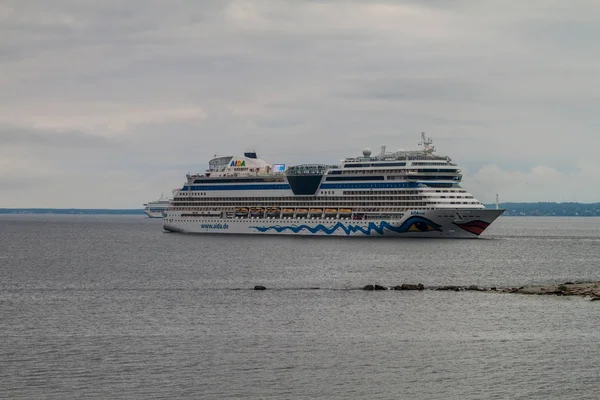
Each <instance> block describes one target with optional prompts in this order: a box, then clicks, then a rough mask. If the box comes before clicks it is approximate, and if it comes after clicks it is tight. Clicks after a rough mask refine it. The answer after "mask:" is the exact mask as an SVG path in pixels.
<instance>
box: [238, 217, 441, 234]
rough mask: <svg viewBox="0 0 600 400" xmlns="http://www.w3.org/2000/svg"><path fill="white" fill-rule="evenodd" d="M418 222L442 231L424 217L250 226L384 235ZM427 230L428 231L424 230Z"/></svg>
mask: <svg viewBox="0 0 600 400" xmlns="http://www.w3.org/2000/svg"><path fill="white" fill-rule="evenodd" d="M416 223H424V224H426V226H428V227H430V228H431V229H432V230H435V231H441V230H442V229H441V225H438V224H436V223H435V222H433V221H430V220H428V219H427V218H423V217H410V218H408V219H407V220H406V221H404V223H403V224H402V225H400V226H393V225H390V223H389V222H387V221H381V222H380V223H379V225H377V224H376V223H374V222H369V225H367V226H366V227H363V226H360V225H344V224H343V223H341V222H338V223H337V224H335V225H334V226H332V227H330V228H328V227H326V226H325V225H323V224H319V225H316V226H308V225H283V226H282V225H275V226H250V227H249V228H252V229H256V230H257V231H259V232H263V233H264V232H268V231H270V230H274V231H276V232H278V233H281V232H283V231H291V232H294V233H299V232H300V231H301V230H303V229H306V230H307V231H309V232H311V233H318V232H323V233H325V234H327V235H331V234H333V233H334V232H335V231H337V230H338V229H341V230H343V231H344V232H345V233H346V235H350V234H351V233H355V232H361V233H363V234H365V235H370V234H371V233H372V232H377V233H378V234H380V235H383V233H384V230H388V231H391V232H396V233H404V232H408V230H409V229H410V227H411V226H413V225H414V224H416ZM422 232H426V231H422Z"/></svg>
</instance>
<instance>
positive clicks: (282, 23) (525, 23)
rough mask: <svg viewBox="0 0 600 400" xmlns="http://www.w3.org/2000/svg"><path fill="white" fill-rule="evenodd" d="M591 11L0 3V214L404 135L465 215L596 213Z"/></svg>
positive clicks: (120, 197) (597, 62)
mask: <svg viewBox="0 0 600 400" xmlns="http://www.w3.org/2000/svg"><path fill="white" fill-rule="evenodd" d="M599 38H600V2H599V1H597V0H569V1H565V0H528V1H522V0H514V1H513V0H498V1H496V0H488V1H481V0H404V1H403V0H396V1H392V0H389V1H383V0H382V1H376V0H373V1H367V0H364V1H358V0H356V1H336V0H329V1H326V0H323V1H316V0H315V1H309V0H302V1H300V0H295V1H293V0H270V1H260V0H252V1H241V0H240V1H233V0H232V1H226V0H214V1H208V0H202V1H200V0H189V1H188V0H127V1H125V0H121V1H116V0H89V1H80V0H52V1H48V0H3V1H2V2H0V207H82V208H85V207H101V208H140V207H141V204H142V203H144V202H147V201H149V200H153V199H156V198H158V197H159V196H160V194H161V192H165V194H167V193H170V190H171V189H172V188H175V187H178V186H181V184H182V183H183V181H184V178H185V174H186V173H187V172H198V171H202V170H204V169H205V167H206V165H207V162H208V160H209V159H210V157H212V156H213V155H214V154H219V155H231V154H236V153H237V154H239V153H242V152H243V151H244V150H248V149H255V150H256V151H258V153H259V155H260V156H262V157H263V158H265V159H266V160H267V161H269V162H272V163H287V164H296V163H307V162H323V163H336V162H338V161H339V159H341V158H343V157H345V156H353V155H359V154H360V152H361V149H362V148H363V147H367V146H368V147H371V148H373V149H374V150H376V149H378V148H379V147H380V146H381V145H387V147H388V150H394V149H399V148H413V147H416V145H417V143H418V142H419V139H420V137H419V135H420V132H421V131H425V132H426V133H428V134H429V135H430V136H431V137H432V138H433V139H434V142H435V144H436V145H437V149H438V151H439V152H440V153H443V154H446V155H450V156H451V157H452V158H453V159H454V161H456V162H457V163H459V164H460V165H462V166H463V170H464V171H465V173H466V176H465V179H464V186H465V187H467V188H468V189H469V190H470V191H471V192H472V193H473V194H474V195H475V196H476V197H477V198H479V199H480V200H482V201H484V202H492V201H493V200H494V197H495V194H496V193H499V194H500V198H501V201H563V200H564V201H580V202H595V201H600V46H599V45H598V39H599Z"/></svg>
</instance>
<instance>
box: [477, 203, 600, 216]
mask: <svg viewBox="0 0 600 400" xmlns="http://www.w3.org/2000/svg"><path fill="white" fill-rule="evenodd" d="M485 206H486V207H487V208H496V205H495V204H486V205H485ZM499 207H500V208H502V209H505V210H506V211H505V212H504V214H502V215H503V216H532V217H535V216H547V217H600V203H549V202H548V203H547V202H541V203H500V204H499Z"/></svg>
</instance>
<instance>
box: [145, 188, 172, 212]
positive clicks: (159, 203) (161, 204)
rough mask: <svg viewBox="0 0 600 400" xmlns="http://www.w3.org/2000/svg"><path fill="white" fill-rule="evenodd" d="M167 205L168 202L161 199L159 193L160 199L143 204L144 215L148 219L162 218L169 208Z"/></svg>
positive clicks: (165, 199) (163, 198) (166, 199)
mask: <svg viewBox="0 0 600 400" xmlns="http://www.w3.org/2000/svg"><path fill="white" fill-rule="evenodd" d="M169 203H170V200H169V199H168V198H165V197H163V195H162V193H161V195H160V199H158V200H156V201H150V202H148V203H146V204H144V213H145V214H146V215H147V216H149V217H150V218H163V217H164V216H165V212H166V211H167V209H168V208H169Z"/></svg>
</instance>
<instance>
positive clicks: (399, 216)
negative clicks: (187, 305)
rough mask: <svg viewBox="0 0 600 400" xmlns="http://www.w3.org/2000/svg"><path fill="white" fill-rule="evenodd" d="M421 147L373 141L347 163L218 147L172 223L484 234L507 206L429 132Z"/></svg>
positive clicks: (195, 229)
mask: <svg viewBox="0 0 600 400" xmlns="http://www.w3.org/2000/svg"><path fill="white" fill-rule="evenodd" d="M421 138H422V141H421V142H420V143H419V146H420V148H419V149H417V150H411V151H404V150H401V151H397V152H386V148H385V146H383V147H382V148H381V151H380V152H379V153H378V154H377V155H373V154H372V152H371V150H370V149H364V150H363V151H362V156H360V157H349V158H345V159H344V160H342V161H341V164H340V165H325V164H304V165H295V166H290V167H287V168H286V166H285V164H269V163H267V162H266V161H265V160H262V159H260V158H258V157H257V154H256V152H247V153H244V156H243V157H242V156H240V157H237V156H225V157H219V156H215V157H214V158H213V159H212V160H210V161H209V164H208V165H209V168H208V170H207V171H206V172H205V173H202V174H187V175H186V178H187V180H186V182H185V184H184V185H183V187H181V189H177V190H175V191H174V193H173V194H174V196H173V199H172V200H171V202H170V205H169V208H168V210H167V212H166V215H165V218H164V219H163V228H164V229H165V230H167V231H170V232H182V233H221V234H228V233H229V234H259V235H267V234H272V235H321V236H364V237H374V236H375V237H385V236H395V237H426V238H477V237H479V235H481V234H482V233H483V232H484V231H485V230H486V229H487V228H488V227H489V225H490V224H491V223H492V222H493V221H494V220H495V219H496V218H498V216H500V215H501V214H502V213H503V212H504V210H499V209H487V208H485V206H484V205H483V204H482V203H481V202H479V201H478V200H477V199H475V198H474V197H473V195H472V194H470V193H469V192H467V190H465V189H464V188H462V187H461V186H460V182H461V179H462V173H461V170H460V168H459V166H458V165H457V164H455V163H454V162H453V161H452V160H451V159H450V157H447V156H444V155H440V154H437V153H436V151H435V147H434V146H433V142H432V140H431V139H429V138H427V137H426V135H425V134H424V133H422V134H421Z"/></svg>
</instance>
